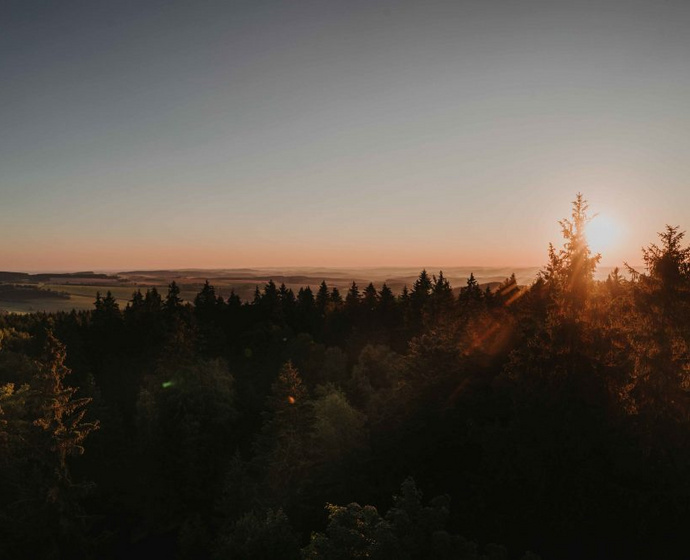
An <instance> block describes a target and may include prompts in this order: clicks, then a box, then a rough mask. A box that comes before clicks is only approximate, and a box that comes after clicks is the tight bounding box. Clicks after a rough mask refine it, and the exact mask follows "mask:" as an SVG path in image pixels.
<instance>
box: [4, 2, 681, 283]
mask: <svg viewBox="0 0 690 560" xmlns="http://www.w3.org/2000/svg"><path fill="white" fill-rule="evenodd" d="M688 28H690V2H687V1H686V0H680V1H664V0H649V1H644V2H643V1H624V0H618V1H599V2H593V1H586V0H579V1H577V2H565V1H564V2H560V1H554V0H549V1H533V0H521V1H520V2H515V1H514V0H507V1H500V0H492V1H487V0H477V1H464V0H456V1H436V0H425V1H423V2H422V1H418V0H410V1H402V0H401V1H388V0H376V1H373V0H347V1H345V0H341V1H330V0H315V1H311V0H289V1H288V0H284V1H280V2H277V1H276V2H271V1H261V0H247V1H232V0H226V1H220V0H198V1H195V2H189V1H177V0H166V1H163V0H160V1H159V0H118V1H111V0H107V1H106V0H83V1H76V0H60V1H59V2H56V1H54V0H50V1H38V0H3V2H2V3H0V76H2V79H1V80H0V238H1V239H2V242H0V270H22V271H37V270H44V271H45V270H54V271H59V270H127V269H135V268H138V269H153V268H165V267H168V268H181V267H208V268H233V267H251V266H276V267H280V266H334V267H343V266H420V267H422V266H428V267H431V266H466V265H477V266H530V265H541V264H544V263H545V262H546V258H547V246H548V243H549V242H553V243H554V244H556V245H557V246H558V245H561V244H562V238H561V236H560V229H559V225H558V220H560V219H562V218H564V217H567V216H568V215H569V213H570V202H571V201H572V200H573V198H574V197H575V194H576V193H577V192H582V193H583V194H584V196H585V198H586V199H587V200H588V201H589V203H590V209H591V212H592V213H598V214H599V215H598V216H597V217H596V218H595V220H594V222H593V223H592V225H593V226H594V223H596V222H597V220H599V221H600V222H601V224H602V226H601V227H600V228H599V229H600V230H601V231H603V233H601V231H600V232H599V233H597V234H596V236H598V237H599V239H598V240H597V247H596V248H600V249H601V251H602V253H603V260H602V264H603V265H608V266H615V265H618V264H622V263H623V262H624V261H627V262H630V263H639V262H641V247H643V246H647V245H649V244H650V243H652V242H655V241H657V235H656V233H657V232H659V231H661V230H663V228H664V226H665V224H671V225H679V226H680V227H681V229H682V230H685V229H687V228H690V157H689V156H690V134H688V132H689V131H690V33H688V32H687V30H688ZM688 241H690V239H688Z"/></svg>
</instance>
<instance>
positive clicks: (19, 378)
mask: <svg viewBox="0 0 690 560" xmlns="http://www.w3.org/2000/svg"><path fill="white" fill-rule="evenodd" d="M588 220H589V216H588V207H587V203H586V201H585V200H584V198H583V197H582V196H581V195H578V196H577V197H576V199H575V201H574V202H573V205H572V212H571V215H570V217H569V218H566V219H564V220H562V221H561V222H560V225H561V229H562V235H563V244H562V247H556V246H553V245H551V246H550V247H549V251H548V255H547V262H546V264H545V266H544V267H543V269H542V271H541V272H540V274H539V276H538V278H537V279H536V280H535V282H534V283H533V284H532V285H530V286H519V285H518V284H517V282H516V280H515V277H514V276H512V277H510V278H507V279H506V280H505V282H503V283H502V284H501V285H500V286H498V287H497V288H496V289H494V290H488V289H481V287H480V286H479V285H478V283H477V282H476V280H475V279H474V277H473V276H471V277H470V279H469V280H468V282H467V284H466V285H465V286H463V287H462V288H461V289H460V290H459V293H458V294H457V295H456V294H455V293H454V292H453V289H452V287H451V285H450V283H449V282H448V280H447V279H446V278H445V277H444V276H443V273H442V272H439V273H438V275H434V274H429V273H427V271H426V270H424V271H422V272H421V273H420V275H419V277H418V278H417V280H416V281H415V282H414V284H413V285H412V286H411V287H410V289H409V290H408V289H404V290H403V291H402V293H400V294H394V293H393V292H392V291H391V290H390V289H389V288H388V287H387V286H386V284H385V283H384V284H382V285H380V286H378V287H376V286H374V285H373V284H369V285H367V286H366V287H364V288H363V289H362V288H360V287H359V286H357V285H356V284H355V283H353V284H352V286H351V287H350V289H349V290H348V291H347V292H346V293H345V294H341V293H340V292H339V290H338V289H337V288H331V287H329V286H328V285H327V283H326V282H325V281H324V282H322V283H321V285H320V286H319V287H318V289H316V290H315V291H312V290H311V288H309V287H304V288H301V289H300V290H299V291H298V292H297V294H295V293H294V292H293V291H292V290H290V289H288V288H286V287H285V286H284V285H281V286H277V285H276V284H275V283H273V282H272V281H269V282H268V283H266V284H265V285H264V286H262V287H261V288H259V287H257V290H256V293H255V295H254V298H253V300H252V301H251V302H242V301H241V300H240V299H239V298H238V297H237V296H236V295H235V294H233V293H231V294H230V296H229V297H227V298H223V297H221V296H219V295H218V294H217V293H216V290H215V289H214V287H213V286H212V285H211V284H210V283H208V282H207V283H206V284H205V285H204V286H203V288H202V289H201V290H200V292H199V293H198V294H197V296H196V297H195V299H194V301H193V302H184V301H182V299H181V297H180V291H179V287H178V286H177V285H176V284H175V283H174V282H172V283H171V284H170V285H169V287H168V290H167V293H166V294H165V295H163V294H161V293H159V292H158V290H157V289H156V288H150V289H148V290H146V291H145V292H141V291H139V290H137V291H136V292H135V293H134V294H133V295H132V298H131V300H130V301H129V303H128V304H127V306H126V307H125V308H124V309H121V308H120V306H119V305H118V303H117V302H116V301H115V299H114V298H113V297H112V295H111V294H110V293H107V294H105V296H101V295H100V294H99V295H98V297H97V298H96V301H95V305H94V309H93V310H90V311H83V312H77V311H73V312H71V313H52V314H32V315H8V316H3V317H0V448H1V453H0V519H1V520H2V523H0V553H2V554H0V556H4V557H7V558H30V557H31V558H35V557H41V558H63V557H64V558H73V557H82V558H125V557H126V558H138V557H142V558H143V557H148V556H150V555H152V554H156V555H160V554H163V555H167V556H169V557H171V558H212V559H222V558H295V559H297V558H305V559H338V558H364V557H367V558H380V559H386V558H410V559H417V558H419V559H422V558H431V557H433V558H448V559H451V558H452V559H455V558H458V559H460V558H468V559H479V558H488V559H501V558H506V559H507V558H536V557H537V555H538V556H540V557H542V558H545V559H547V558H582V557H589V558H611V557H629V558H636V557H637V558H649V557H658V556H665V557H669V558H680V557H685V556H687V550H686V549H687V546H685V545H684V543H683V542H682V540H680V537H681V536H682V535H683V534H684V533H683V531H684V529H685V526H686V525H687V522H688V520H689V516H688V514H689V508H690V482H689V481H690V472H689V471H690V424H689V423H688V421H689V413H690V398H689V396H690V393H689V390H690V383H689V382H690V313H689V311H690V309H689V306H690V248H688V247H685V246H684V245H683V236H684V234H683V232H682V231H680V229H679V228H678V227H671V226H667V227H666V229H665V230H664V231H663V232H662V233H661V234H660V237H659V241H658V242H657V243H652V244H650V245H649V246H648V247H647V248H645V249H643V253H642V257H643V261H644V269H643V270H634V269H632V268H629V267H628V269H627V270H626V271H625V274H622V273H621V272H620V271H618V270H615V271H614V272H613V273H611V274H610V275H609V277H608V278H607V279H606V280H605V281H595V280H594V272H595V270H596V266H597V264H598V261H599V255H595V254H592V252H591V251H590V249H589V247H588V244H587V240H586V237H585V226H586V224H587V221H588ZM425 496H429V497H430V498H425Z"/></svg>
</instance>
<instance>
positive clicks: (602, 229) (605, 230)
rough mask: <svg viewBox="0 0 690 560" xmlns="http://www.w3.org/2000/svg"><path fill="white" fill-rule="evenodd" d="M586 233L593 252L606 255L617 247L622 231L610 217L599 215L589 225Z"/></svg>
mask: <svg viewBox="0 0 690 560" xmlns="http://www.w3.org/2000/svg"><path fill="white" fill-rule="evenodd" d="M586 232H587V242H588V243H589V248H590V249H591V251H592V252H593V253H604V252H605V251H608V250H609V249H611V248H613V247H615V245H616V243H618V241H619V240H620V237H621V234H622V229H621V227H620V225H619V224H618V223H616V221H615V220H614V219H612V218H611V217H610V216H607V215H605V214H598V215H596V216H595V217H594V218H593V219H592V221H591V222H589V224H587V231H586Z"/></svg>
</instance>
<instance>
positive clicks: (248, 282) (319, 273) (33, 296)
mask: <svg viewBox="0 0 690 560" xmlns="http://www.w3.org/2000/svg"><path fill="white" fill-rule="evenodd" d="M420 270H421V267H420ZM420 270H417V269H413V268H395V267H388V268H359V269H330V268H295V269H276V268H263V269H224V270H199V269H190V270H159V271H131V272H119V273H117V274H112V275H103V274H99V275H96V274H93V273H79V274H78V275H76V274H75V275H57V274H56V275H51V274H40V275H28V276H27V275H24V276H22V277H21V280H20V282H16V281H15V282H14V283H10V282H5V283H2V282H0V288H12V287H14V288H16V289H14V290H9V291H8V290H7V289H6V290H2V289H0V312H9V313H32V312H37V311H45V312H55V311H71V310H72V309H76V310H84V309H92V308H93V304H94V301H95V300H96V294H97V292H100V293H101V294H102V295H105V293H106V292H107V291H110V292H111V293H112V294H113V296H114V297H115V299H116V300H117V302H118V304H119V305H120V307H121V308H124V307H125V306H126V305H127V302H128V301H130V300H131V298H132V293H133V292H134V291H136V290H137V289H140V290H141V291H142V292H145V291H146V290H147V289H149V288H152V287H155V288H156V289H158V290H159V291H160V292H161V294H162V295H163V296H165V294H166V293H167V289H168V285H169V284H170V282H172V281H173V280H174V281H175V282H176V283H177V284H178V286H179V287H180V290H181V297H182V298H183V299H184V300H185V301H190V302H191V301H193V300H194V296H195V295H196V294H197V293H199V290H200V289H201V287H202V286H203V284H204V282H205V281H206V280H208V281H209V282H210V283H211V284H213V286H214V287H215V289H216V294H218V295H221V296H223V297H225V298H227V297H228V296H229V295H230V292H231V291H234V292H235V293H236V294H237V295H239V296H240V298H241V299H242V300H243V301H251V300H252V298H253V295H254V291H255V289H256V287H257V286H258V287H259V288H262V287H263V286H264V285H265V284H266V283H267V282H268V281H269V280H273V281H274V282H275V283H276V284H278V285H280V284H281V283H285V285H286V286H287V287H288V288H291V289H292V290H293V291H294V292H295V293H297V291H298V290H299V289H300V288H301V287H305V286H310V287H311V288H312V290H313V291H314V292H316V289H317V288H318V286H319V284H321V282H322V281H324V280H325V281H326V283H327V284H328V285H329V287H331V288H332V287H337V288H338V289H339V290H340V291H341V293H343V295H344V294H345V292H346V291H347V289H348V288H349V287H350V285H351V284H352V282H353V281H354V282H356V283H357V285H358V286H359V288H360V290H362V289H363V288H364V287H365V286H366V285H367V284H368V283H369V282H373V283H374V285H375V286H376V287H377V288H380V286H381V284H383V282H386V284H387V285H388V286H389V287H390V288H391V289H392V290H393V292H394V293H395V294H399V293H400V292H401V291H402V289H403V287H404V286H407V287H408V289H409V288H411V287H412V285H413V284H414V281H415V279H416V278H417V276H418V275H419V272H420ZM428 270H429V272H430V273H432V274H433V273H438V271H437V270H436V269H434V268H431V267H429V269H428ZM538 270H539V269H538V268H536V267H523V268H516V269H508V268H488V267H447V268H444V275H445V276H446V278H448V280H449V281H450V283H451V285H452V286H453V288H454V290H455V291H456V292H457V290H459V289H460V288H461V287H462V286H464V285H465V283H466V281H467V278H468V277H469V275H470V273H473V274H474V275H475V278H476V279H477V281H478V282H479V283H480V284H481V285H483V286H491V287H494V286H495V285H497V283H499V282H501V281H503V280H504V279H505V278H507V277H508V276H509V275H510V274H512V273H515V275H516V277H517V280H518V283H519V284H522V285H528V284H530V283H531V282H532V281H533V280H534V279H535V278H536V275H537V273H538ZM609 272H610V269H607V268H600V269H599V270H598V274H597V277H598V278H599V279H603V278H606V276H607V275H608V273H609ZM2 274H5V275H7V274H9V273H0V275H2ZM13 278H14V277H13ZM19 288H21V289H19Z"/></svg>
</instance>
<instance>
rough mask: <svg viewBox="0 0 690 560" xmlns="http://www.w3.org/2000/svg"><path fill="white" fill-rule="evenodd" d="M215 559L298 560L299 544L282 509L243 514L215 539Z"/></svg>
mask: <svg viewBox="0 0 690 560" xmlns="http://www.w3.org/2000/svg"><path fill="white" fill-rule="evenodd" d="M214 557H215V558H218V559H219V560H220V559H225V558H237V559H245V558H246V559H247V560H249V559H251V560H298V559H299V558H300V553H299V543H298V540H297V537H296V535H295V533H294V532H293V530H292V527H291V526H290V522H289V520H288V518H287V516H286V515H285V513H284V512H283V510H282V509H280V508H278V509H276V510H273V509H268V510H266V512H265V513H263V514H258V513H256V512H254V511H251V512H249V513H246V514H245V515H243V516H242V517H241V518H240V519H238V520H237V522H236V523H235V524H234V525H233V526H232V527H231V528H230V530H229V531H228V533H227V534H225V535H223V536H222V537H221V538H220V539H219V544H218V546H217V551H216V553H215V555H214Z"/></svg>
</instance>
